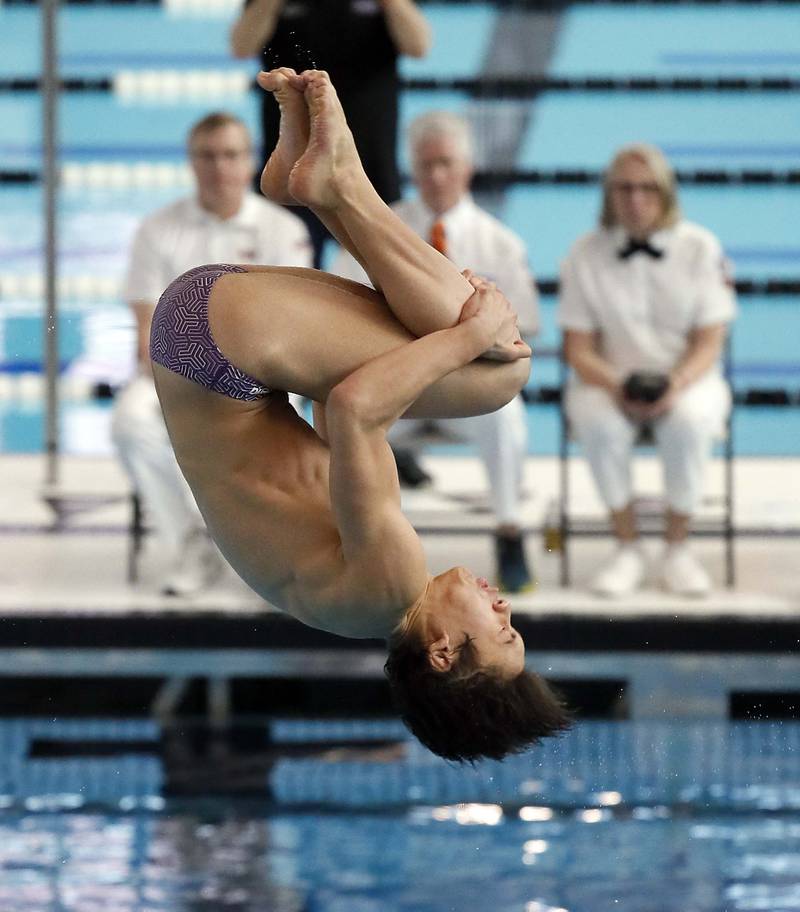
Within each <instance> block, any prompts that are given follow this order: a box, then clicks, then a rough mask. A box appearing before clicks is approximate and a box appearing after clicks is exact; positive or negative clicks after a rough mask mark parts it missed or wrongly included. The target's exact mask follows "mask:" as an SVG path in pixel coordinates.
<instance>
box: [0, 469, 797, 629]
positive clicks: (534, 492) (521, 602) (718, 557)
mask: <svg viewBox="0 0 800 912" xmlns="http://www.w3.org/2000/svg"><path fill="white" fill-rule="evenodd" d="M424 462H425V465H426V467H427V468H428V469H429V470H430V471H431V473H432V474H433V475H434V477H435V479H436V483H435V485H434V487H433V488H432V489H430V490H426V491H423V492H404V494H403V502H404V508H405V510H406V512H407V514H408V515H409V517H410V518H411V520H412V522H414V523H415V525H417V526H418V527H420V528H422V529H424V530H426V531H425V532H424V533H423V541H424V544H425V549H426V552H427V554H428V558H429V563H430V567H431V570H432V571H433V572H439V571H441V570H443V569H446V568H447V567H449V566H452V565H454V564H457V563H460V564H465V565H467V566H469V567H470V568H471V569H472V570H474V571H475V572H476V573H479V574H483V575H487V576H489V577H491V574H492V572H493V558H492V539H491V535H490V534H489V533H490V530H491V528H492V525H493V521H492V517H491V515H490V513H489V512H488V510H487V509H486V491H485V482H484V479H483V472H482V468H481V465H480V463H479V462H478V460H477V459H475V458H472V457H469V456H464V457H462V456H426V458H425V460H424ZM635 471H636V478H637V489H639V490H641V491H643V492H644V493H649V492H655V491H657V490H658V475H659V469H658V466H657V464H656V462H655V460H654V459H652V458H649V457H646V456H643V457H641V458H640V459H639V460H638V461H637V463H636V467H635ZM571 478H572V487H573V492H574V493H573V500H572V503H573V504H574V508H573V510H574V512H575V513H578V514H580V515H581V516H582V517H583V516H600V515H601V513H602V511H601V509H600V505H599V503H598V501H597V499H596V496H595V495H594V492H593V488H592V485H591V481H590V479H589V477H588V475H587V472H586V466H585V464H584V463H583V461H582V460H580V459H575V460H574V461H573V470H572V473H571ZM44 482H45V461H44V458H43V457H41V456H3V457H0V614H1V615H3V616H11V615H29V616H30V615H39V614H47V615H53V614H60V613H64V614H66V615H73V614H80V615H84V616H85V615H103V616H109V615H120V616H125V615H128V614H158V615H163V614H164V613H172V612H175V613H179V614H181V615H192V614H198V615H201V614H208V613H214V614H217V613H220V612H232V613H248V614H250V613H252V612H253V611H254V610H261V609H263V610H265V611H269V610H271V609H270V608H269V606H268V605H265V604H264V603H263V602H261V601H260V600H259V599H258V598H257V597H256V596H255V595H254V594H253V593H252V592H250V591H249V590H248V589H247V588H246V587H245V586H244V584H243V583H241V582H240V581H239V580H238V579H237V578H236V577H235V576H234V575H233V574H232V573H231V574H230V575H229V576H226V577H224V578H223V579H222V580H221V581H220V582H219V583H218V584H216V585H215V586H214V587H213V588H211V589H209V590H208V591H206V592H204V593H202V594H201V595H199V596H197V597H193V598H180V599H176V598H165V597H163V596H160V595H159V594H158V592H157V589H156V580H157V579H158V575H159V569H160V568H159V548H158V542H157V541H156V539H155V538H154V537H152V536H151V537H149V538H148V539H147V542H146V545H145V550H144V552H143V555H142V559H141V562H140V570H141V572H140V579H139V582H138V583H136V584H135V585H130V584H129V583H128V582H127V581H126V574H125V567H126V553H127V542H128V536H127V525H128V521H129V507H128V504H127V500H126V498H125V495H126V493H127V492H128V491H129V488H128V483H127V480H126V478H125V476H124V475H123V473H122V471H121V469H120V467H119V465H118V464H117V462H116V461H115V460H114V459H112V458H107V457H100V458H93V457H85V456H72V457H63V458H62V460H61V463H60V471H59V484H58V489H59V490H60V491H61V492H64V493H67V494H70V495H72V494H93V495H109V496H112V497H113V496H115V495H116V496H118V497H119V500H117V501H116V502H112V503H110V504H108V505H105V506H102V507H99V508H97V509H93V510H91V511H87V512H85V513H81V514H78V515H75V516H73V517H72V518H71V519H70V521H69V523H68V524H67V526H66V528H65V530H64V531H61V532H53V531H49V529H50V526H51V524H52V519H53V514H52V512H51V511H50V509H49V507H48V506H47V505H46V503H45V502H44V501H43V499H42V493H43V490H44V487H45V485H44ZM525 490H526V496H525V500H524V504H523V516H524V523H525V526H526V527H527V528H530V529H532V530H537V531H531V532H530V533H529V534H528V536H527V539H526V549H527V553H528V557H529V560H530V561H531V563H532V564H533V565H534V567H535V570H536V574H537V577H538V586H537V588H536V590H535V591H534V592H532V593H526V594H524V595H516V596H514V597H513V599H512V605H513V607H514V610H516V611H519V612H529V613H532V614H536V615H538V616H545V615H548V614H550V615H559V616H563V615H580V616H596V617H598V618H600V617H602V618H609V619H613V618H616V617H619V618H623V617H624V618H628V619H629V618H632V617H636V616H640V615H647V616H650V617H652V616H653V615H654V614H655V615H659V616H663V617H670V616H673V617H675V618H676V619H677V618H681V617H715V618H719V617H725V616H729V617H732V618H733V617H739V618H741V617H747V618H758V617H762V618H764V619H765V620H766V619H767V618H783V619H786V618H790V617H793V616H795V615H800V539H798V538H797V537H794V538H792V537H783V536H776V535H772V536H770V535H768V534H757V535H753V534H747V535H743V536H741V537H738V538H737V542H736V569H737V584H736V586H735V587H734V588H733V589H726V588H725V587H724V586H723V582H722V581H723V573H724V549H723V542H722V539H719V538H714V537H708V538H700V539H697V540H696V542H695V545H694V547H695V548H696V551H697V554H698V555H699V556H700V557H701V558H702V560H703V561H704V562H705V564H706V566H707V567H708V568H709V570H710V572H711V573H712V576H713V578H714V580H715V582H716V583H717V587H716V588H715V590H714V591H713V592H712V594H711V596H710V597H709V598H707V599H703V600H687V599H683V598H676V597H674V596H670V595H668V594H667V593H665V592H662V591H659V590H658V589H657V588H656V587H655V585H654V583H653V582H650V583H648V585H647V586H646V587H645V588H643V589H642V590H640V591H639V592H637V593H636V594H635V595H632V596H629V597H627V598H625V599H619V600H607V599H600V598H597V597H595V596H593V595H591V594H590V593H589V592H588V591H587V590H586V582H587V580H588V579H590V578H591V576H592V574H593V572H594V571H595V569H596V568H597V567H598V565H599V564H600V563H601V562H602V560H603V559H604V556H606V555H607V554H608V553H609V552H610V550H611V548H612V542H611V540H610V539H608V538H591V539H590V538H582V539H575V540H574V541H573V543H572V546H571V556H572V568H573V578H574V585H573V586H572V587H570V588H568V589H565V588H562V587H560V586H559V585H558V578H559V559H558V556H557V555H556V554H552V553H547V552H545V551H544V550H543V548H542V541H541V535H540V534H539V532H538V529H539V528H540V527H541V524H542V520H543V518H544V516H545V514H546V513H547V510H548V508H549V507H550V506H551V505H552V504H553V502H554V498H555V496H556V492H557V490H558V465H557V462H556V460H554V459H552V458H533V457H532V458H530V459H529V460H528V462H527V464H526V478H525ZM721 490H722V466H721V463H714V464H713V465H712V468H711V471H710V474H709V479H708V493H709V499H710V502H711V501H712V500H713V498H714V496H715V495H718V494H719V493H720V492H721ZM735 491H736V496H735V500H736V512H735V523H736V526H737V528H742V529H753V528H758V529H763V530H778V529H781V528H785V527H789V526H793V527H794V528H795V529H796V528H798V527H800V459H785V458H783V459H740V460H738V461H737V462H736V464H735ZM709 509H711V508H709ZM467 530H468V533H469V534H465V531H467ZM660 547H661V545H660V542H658V541H657V540H656V539H648V540H647V542H646V548H647V551H648V553H649V554H650V555H651V556H652V563H653V578H654V577H655V571H656V568H657V560H658V554H659V551H660Z"/></svg>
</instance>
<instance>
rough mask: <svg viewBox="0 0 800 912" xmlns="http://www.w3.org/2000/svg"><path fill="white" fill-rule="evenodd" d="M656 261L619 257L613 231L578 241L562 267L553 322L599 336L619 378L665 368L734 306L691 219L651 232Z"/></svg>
mask: <svg viewBox="0 0 800 912" xmlns="http://www.w3.org/2000/svg"><path fill="white" fill-rule="evenodd" d="M649 242H650V244H651V245H652V246H653V247H654V248H656V249H658V250H662V251H663V256H662V257H661V258H660V259H655V258H653V257H651V256H649V255H648V254H647V253H636V254H633V255H632V256H630V257H629V258H628V259H626V260H622V259H620V258H619V256H618V253H619V251H620V250H622V249H624V248H625V246H626V244H627V236H626V234H625V232H624V230H623V229H622V228H620V227H619V226H617V227H614V228H611V229H606V228H601V229H598V230H596V231H593V232H591V233H590V234H586V235H584V236H583V237H581V238H579V239H578V240H577V241H576V243H575V244H574V245H573V247H572V249H571V250H570V252H569V254H568V256H567V258H566V260H565V261H564V263H563V264H562V269H561V290H560V297H559V305H558V323H559V325H560V326H561V327H562V329H565V330H566V329H573V330H578V331H580V332H596V331H599V332H600V334H601V350H602V353H603V355H604V356H605V357H606V358H607V359H608V361H610V362H611V363H612V364H613V365H614V366H615V367H616V368H617V369H618V370H619V373H620V376H626V375H627V374H629V373H630V372H631V371H635V370H653V371H664V372H668V371H670V370H671V369H672V368H673V367H674V366H675V365H676V364H677V363H678V361H679V360H680V358H681V356H682V355H683V353H684V351H685V350H686V345H687V341H688V336H689V333H690V332H691V331H692V330H693V329H695V328H699V327H702V326H709V325H712V324H714V323H728V322H729V321H731V320H732V319H733V318H734V317H735V315H736V302H735V298H734V293H733V288H732V284H733V283H732V282H731V280H730V274H729V269H728V264H727V261H726V259H725V257H724V255H723V252H722V247H721V245H720V243H719V241H718V240H717V238H716V237H715V236H714V235H713V234H712V233H711V232H710V231H708V230H706V229H705V228H702V227H700V226H699V225H695V224H693V223H692V222H687V221H680V222H678V223H677V224H676V225H674V226H673V227H671V228H666V229H663V230H661V231H658V232H656V233H655V234H653V235H651V237H650V238H649Z"/></svg>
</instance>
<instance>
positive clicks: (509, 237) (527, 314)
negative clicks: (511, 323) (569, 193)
mask: <svg viewBox="0 0 800 912" xmlns="http://www.w3.org/2000/svg"><path fill="white" fill-rule="evenodd" d="M392 209H393V210H394V212H395V213H397V215H398V216H399V217H400V219H401V220H402V221H403V222H405V223H406V225H408V226H409V227H410V228H412V229H413V230H414V231H415V232H416V233H417V234H418V235H420V237H423V238H425V239H426V240H427V239H428V238H429V237H430V234H431V227H432V225H433V223H434V222H435V221H437V216H436V215H434V214H433V212H431V210H430V209H428V207H427V206H426V205H425V204H424V203H423V202H422V200H421V199H409V200H401V201H400V202H397V203H394V204H393V205H392ZM438 218H439V219H441V221H442V222H443V223H444V232H445V237H446V239H447V255H448V257H449V259H451V260H452V261H453V263H454V264H455V265H456V266H457V267H458V268H459V269H467V268H469V269H471V270H472V271H473V272H475V273H477V274H478V275H479V276H482V277H483V278H486V279H489V280H490V281H492V282H495V283H496V285H497V287H498V288H499V289H500V291H502V292H503V294H504V295H505V296H506V297H507V298H508V300H509V301H510V302H511V305H512V306H513V308H514V310H516V312H517V314H518V315H519V326H520V330H521V331H522V333H523V334H524V335H533V334H534V333H535V332H537V331H538V329H539V304H538V301H539V297H538V294H537V291H536V285H535V283H534V279H533V276H532V275H531V272H530V269H529V268H528V254H527V250H526V249H525V244H524V242H523V240H522V238H520V237H519V236H518V235H516V234H515V233H514V232H513V231H511V230H510V229H509V228H506V226H505V225H503V224H501V223H500V222H499V221H498V220H497V219H496V218H495V217H494V216H492V215H490V214H489V213H488V212H486V210H484V209H481V208H480V207H479V206H477V205H476V204H475V202H474V201H473V199H472V197H471V196H469V195H466V196H464V197H462V199H461V200H460V201H459V202H458V203H457V204H456V205H455V206H453V208H452V209H450V210H448V211H447V212H445V214H444V215H442V216H439V217H438ZM331 272H333V273H335V274H336V275H340V276H342V277H343V278H346V279H354V280H355V281H357V282H363V283H365V284H369V279H368V278H367V276H366V275H365V273H364V270H363V269H362V268H361V266H360V265H359V264H358V263H357V262H356V260H354V259H353V257H352V256H350V254H349V253H347V251H346V250H342V251H341V252H340V253H339V254H338V256H337V257H336V259H335V260H334V262H333V265H332V268H331Z"/></svg>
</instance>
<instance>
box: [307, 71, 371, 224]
mask: <svg viewBox="0 0 800 912" xmlns="http://www.w3.org/2000/svg"><path fill="white" fill-rule="evenodd" d="M299 78H301V79H303V80H305V99H306V104H307V106H308V114H309V118H310V135H309V139H308V146H307V147H306V150H305V152H304V153H303V155H302V157H301V158H300V159H299V161H298V162H297V164H296V165H295V166H294V168H293V169H292V173H291V175H290V177H289V191H290V193H291V194H292V196H293V197H294V198H295V199H296V200H297V201H298V202H300V203H303V204H304V205H306V206H311V207H313V208H318V209H335V208H336V206H337V205H338V204H339V202H340V201H341V198H342V193H343V191H344V190H345V188H346V187H347V186H348V185H349V184H352V182H353V181H357V180H359V178H360V179H364V171H363V169H362V167H361V160H360V159H359V157H358V152H357V151H356V146H355V142H354V141H353V134H352V133H351V132H350V128H349V127H348V126H347V121H346V119H345V116H344V111H343V110H342V106H341V104H340V103H339V98H338V96H337V95H336V90H335V89H334V87H333V85H332V83H331V81H330V77H329V76H328V74H327V73H325V72H323V71H322V70H306V72H304V73H302V74H301V76H300V77H299Z"/></svg>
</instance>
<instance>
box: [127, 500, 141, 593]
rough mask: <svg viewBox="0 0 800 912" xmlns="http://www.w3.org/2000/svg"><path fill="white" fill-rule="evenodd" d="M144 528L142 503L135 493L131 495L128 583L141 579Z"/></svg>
mask: <svg viewBox="0 0 800 912" xmlns="http://www.w3.org/2000/svg"><path fill="white" fill-rule="evenodd" d="M143 536H144V526H143V523H142V502H141V500H140V499H139V495H138V494H137V493H136V492H135V491H134V492H133V493H132V494H131V521H130V525H129V526H128V582H129V583H135V582H136V581H137V580H138V578H139V552H140V551H141V550H142V538H143Z"/></svg>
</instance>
